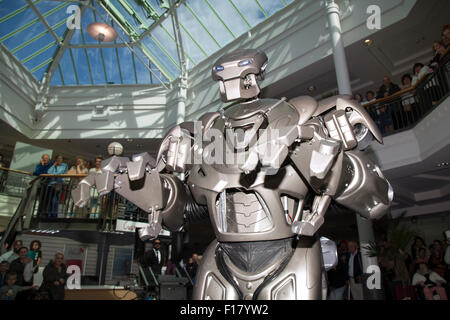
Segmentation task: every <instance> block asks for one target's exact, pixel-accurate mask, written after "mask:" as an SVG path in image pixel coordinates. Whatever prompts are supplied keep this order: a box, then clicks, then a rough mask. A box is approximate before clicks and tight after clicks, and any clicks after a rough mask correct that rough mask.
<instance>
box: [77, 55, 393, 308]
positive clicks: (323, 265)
mask: <svg viewBox="0 0 450 320" xmlns="http://www.w3.org/2000/svg"><path fill="white" fill-rule="evenodd" d="M266 66H267V56H266V55H265V54H264V53H263V52H260V51H257V50H241V51H238V52H234V53H231V54H227V55H224V56H223V57H221V58H220V59H219V60H218V61H217V62H216V63H215V65H214V67H213V69H212V77H213V79H214V80H215V81H218V82H219V85H220V95H221V100H222V101H223V102H229V101H235V100H236V101H235V103H234V104H232V105H231V106H228V107H226V108H222V109H221V110H220V111H218V112H213V113H207V114H205V115H203V116H202V117H201V118H200V120H199V121H200V122H201V126H197V127H196V123H194V122H184V123H181V124H179V125H177V126H175V127H174V128H172V129H171V130H170V131H169V132H168V133H167V135H166V136H165V138H164V139H163V141H162V143H161V146H160V150H159V153H158V156H157V158H156V159H153V158H152V157H151V156H150V155H149V154H147V153H142V154H138V155H135V156H133V158H132V160H131V161H130V160H129V159H128V158H123V157H116V156H113V157H112V158H109V159H107V160H105V161H104V162H103V164H102V167H103V169H102V174H90V175H89V176H87V177H86V178H85V179H83V180H82V181H81V182H80V184H79V186H77V188H76V189H74V191H73V193H72V197H73V199H74V201H75V203H76V204H77V205H79V206H82V205H84V204H85V203H86V202H87V201H88V200H89V188H91V187H93V186H94V185H95V186H96V188H97V189H98V191H99V193H100V194H105V193H108V192H110V191H111V190H113V189H114V190H115V191H116V192H117V193H118V194H120V195H122V196H123V197H125V198H126V199H128V200H130V201H131V202H133V203H134V204H136V205H137V206H138V207H140V208H141V209H143V210H144V211H146V212H148V213H149V226H148V227H147V228H145V229H140V237H141V238H142V239H144V240H145V239H152V238H155V237H156V236H157V235H158V234H159V232H160V231H161V228H162V227H164V228H166V229H168V230H170V231H181V230H183V228H184V226H185V224H186V222H187V221H189V220H191V219H192V218H193V217H194V218H195V216H201V215H202V214H204V213H207V212H209V217H210V219H211V222H212V226H213V228H214V231H215V234H216V238H217V239H216V240H215V241H214V242H213V243H211V244H210V245H209V247H208V248H207V250H206V252H205V253H204V255H203V259H202V261H201V264H200V266H199V269H198V272H197V277H196V283H195V287H194V293H193V298H194V299H254V300H256V299H308V300H309V299H323V298H325V297H326V278H325V271H326V270H327V269H328V268H329V267H332V266H333V265H335V264H336V248H335V246H333V243H332V242H331V241H327V239H319V238H318V236H317V235H316V232H317V230H318V229H319V228H320V226H321V225H322V224H323V222H324V215H325V212H326V211H327V208H328V207H329V205H330V203H331V202H332V201H335V202H337V203H339V204H341V205H343V206H345V207H347V208H349V209H352V210H354V211H355V212H357V213H358V214H360V215H361V216H362V217H364V218H368V219H377V218H379V217H381V216H382V215H383V214H384V213H386V211H387V209H388V208H389V206H390V203H391V201H392V198H393V191H392V188H391V186H390V184H389V182H388V181H387V180H386V179H385V177H384V176H383V174H382V172H381V170H380V168H379V167H378V166H377V165H376V164H374V163H373V162H372V161H370V160H369V159H368V158H367V157H366V156H365V155H364V153H363V152H362V150H363V149H364V148H365V147H367V146H368V145H369V143H370V142H371V141H372V140H373V138H375V139H376V140H377V141H378V142H380V143H382V137H381V134H380V132H379V131H378V128H377V127H376V125H375V124H374V122H373V121H372V119H371V118H370V116H369V115H368V114H367V113H366V111H365V110H364V109H362V108H361V107H360V105H359V104H358V103H357V102H356V101H354V100H351V99H350V97H348V96H335V97H331V98H328V99H325V100H322V101H319V102H317V101H316V100H315V99H313V98H311V97H308V96H300V97H297V98H294V99H291V100H289V101H287V100H286V99H281V100H277V99H259V98H258V94H259V92H260V88H259V85H258V80H263V78H264V71H265V69H266ZM199 127H200V129H199ZM196 128H197V129H198V130H197V131H200V135H201V137H202V138H203V139H200V140H201V141H198V140H197V139H195V134H198V132H196ZM217 132H219V134H217ZM261 132H262V133H261ZM214 133H216V134H214ZM272 133H276V134H272ZM213 136H214V137H213ZM212 138H214V139H212ZM213 141H214V143H213ZM212 145H214V146H215V148H211V146H212ZM217 145H219V146H220V148H217ZM221 148H222V149H221ZM221 151H223V154H224V155H225V156H226V157H228V158H227V159H232V160H233V161H225V163H222V162H220V161H217V155H218V154H219V153H220V152H221ZM239 157H240V159H242V161H236V158H239ZM193 159H200V161H197V162H196V161H193ZM174 173H180V174H181V176H183V175H185V176H186V178H185V179H180V178H179V177H177V176H175V175H174ZM206 207H207V210H205V208H206ZM202 209H203V211H202Z"/></svg>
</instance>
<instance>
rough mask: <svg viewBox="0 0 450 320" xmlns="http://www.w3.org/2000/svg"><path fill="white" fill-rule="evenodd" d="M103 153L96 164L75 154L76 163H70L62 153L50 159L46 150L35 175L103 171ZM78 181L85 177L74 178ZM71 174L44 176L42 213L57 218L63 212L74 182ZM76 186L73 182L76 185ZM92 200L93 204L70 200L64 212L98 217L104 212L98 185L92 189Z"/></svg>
mask: <svg viewBox="0 0 450 320" xmlns="http://www.w3.org/2000/svg"><path fill="white" fill-rule="evenodd" d="M102 160H103V157H102V156H98V157H96V158H95V161H94V165H92V162H91V161H85V160H84V159H83V158H82V157H81V156H78V157H76V158H75V162H74V165H73V166H71V167H70V169H69V166H68V165H67V163H66V162H64V158H63V157H62V156H61V155H57V156H56V157H55V158H54V160H51V159H50V156H49V155H48V154H43V155H42V157H41V160H40V162H39V163H38V164H37V165H36V168H35V170H34V172H33V175H35V176H40V175H42V174H53V175H62V174H69V175H85V174H88V173H91V172H95V173H101V164H102ZM72 179H73V180H72V181H74V182H78V181H79V180H81V177H80V178H79V179H78V180H77V178H72ZM68 181H69V179H68V178H64V177H48V178H45V179H42V181H41V184H40V187H39V190H38V194H39V206H38V213H39V215H40V216H44V215H47V216H48V217H49V218H57V217H58V213H61V211H62V210H60V208H59V205H60V203H61V202H62V201H63V200H64V197H65V196H66V195H68V194H70V189H69V188H70V186H68ZM72 187H73V185H72ZM92 192H93V194H92V195H91V198H92V201H91V203H90V204H91V206H90V207H89V208H78V207H76V206H74V205H73V202H72V201H71V200H70V204H68V210H66V212H64V214H65V217H66V218H98V217H99V212H100V209H99V207H100V203H99V201H98V198H99V196H98V193H97V192H96V190H95V189H93V190H92Z"/></svg>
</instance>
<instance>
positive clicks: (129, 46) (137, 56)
mask: <svg viewBox="0 0 450 320" xmlns="http://www.w3.org/2000/svg"><path fill="white" fill-rule="evenodd" d="M99 5H100V7H101V8H102V9H103V10H104V11H105V12H106V14H107V15H109V16H110V17H111V18H112V19H113V20H114V21H115V22H116V24H117V25H118V26H119V27H120V28H121V29H122V31H123V32H125V34H126V35H127V36H128V37H130V38H131V39H132V37H131V36H130V34H128V32H127V30H125V28H124V27H123V26H122V25H121V24H120V21H117V19H116V17H114V15H112V14H111V13H110V12H109V10H108V9H107V8H105V6H104V5H103V3H102V2H100V3H99ZM90 8H91V9H92V10H94V11H95V12H97V14H98V15H99V16H100V18H101V19H102V20H103V22H105V23H107V22H108V21H106V19H105V18H104V17H103V15H102V14H101V13H100V12H99V11H98V10H97V8H95V7H94V6H90ZM118 36H119V38H120V39H121V40H122V41H123V42H124V44H125V45H126V46H127V47H128V49H130V51H131V52H133V53H134V54H135V55H136V58H138V60H139V61H141V62H142V64H143V65H144V66H145V67H146V68H147V69H148V70H149V71H150V72H151V73H153V75H154V76H155V77H156V79H158V81H159V82H161V84H162V86H163V87H164V88H166V89H169V87H168V86H167V85H166V84H165V83H164V81H162V80H161V78H160V77H159V76H158V75H157V74H156V73H155V72H154V71H153V70H151V68H150V67H149V66H148V65H147V63H146V62H145V61H143V60H142V58H141V57H140V56H139V55H138V54H136V53H135V52H134V49H133V46H134V45H136V46H137V47H138V48H140V49H141V52H142V53H143V54H144V55H145V57H146V58H147V59H149V60H150V61H151V62H152V63H153V64H154V65H155V66H156V67H157V68H158V70H159V71H160V72H161V73H162V74H163V75H164V77H166V78H167V79H168V80H169V81H170V80H171V79H172V76H170V74H169V73H168V72H167V71H165V69H164V68H163V67H162V66H160V65H159V64H158V61H157V60H156V59H155V58H154V57H152V56H151V55H150V54H149V52H147V51H146V50H145V46H143V45H142V44H141V43H140V42H137V43H133V45H129V44H128V43H127V41H126V40H125V39H123V38H122V36H121V35H120V33H118ZM169 86H170V85H169Z"/></svg>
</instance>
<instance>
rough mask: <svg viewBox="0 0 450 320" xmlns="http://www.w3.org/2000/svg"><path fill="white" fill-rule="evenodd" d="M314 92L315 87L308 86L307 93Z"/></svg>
mask: <svg viewBox="0 0 450 320" xmlns="http://www.w3.org/2000/svg"><path fill="white" fill-rule="evenodd" d="M315 90H316V87H315V86H309V87H308V91H309V92H313V91H315Z"/></svg>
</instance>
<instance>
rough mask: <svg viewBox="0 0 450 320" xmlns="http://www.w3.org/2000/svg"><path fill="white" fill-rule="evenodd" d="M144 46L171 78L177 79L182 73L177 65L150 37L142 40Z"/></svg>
mask: <svg viewBox="0 0 450 320" xmlns="http://www.w3.org/2000/svg"><path fill="white" fill-rule="evenodd" d="M142 44H143V45H144V46H145V47H146V48H147V49H148V51H149V52H150V53H151V54H152V55H153V56H154V57H155V58H156V59H157V60H158V63H160V64H161V65H162V68H164V69H165V70H166V72H168V73H169V74H170V75H171V76H173V77H176V76H178V74H179V73H180V70H179V69H178V68H177V65H176V63H174V62H173V61H171V60H170V59H169V57H168V56H167V55H166V54H165V53H164V52H163V51H162V50H161V48H159V47H158V45H157V44H156V43H155V41H154V40H152V39H151V38H150V36H148V37H145V38H144V39H143V40H142Z"/></svg>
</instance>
